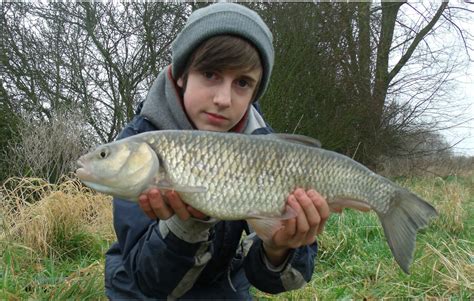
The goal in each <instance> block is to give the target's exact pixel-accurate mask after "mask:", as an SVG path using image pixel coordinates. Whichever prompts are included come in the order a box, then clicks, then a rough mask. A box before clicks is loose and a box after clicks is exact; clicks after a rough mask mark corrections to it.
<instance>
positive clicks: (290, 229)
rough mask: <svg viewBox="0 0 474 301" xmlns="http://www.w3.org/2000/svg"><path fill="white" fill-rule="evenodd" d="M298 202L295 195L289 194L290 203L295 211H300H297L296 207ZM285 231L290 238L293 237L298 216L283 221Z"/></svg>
mask: <svg viewBox="0 0 474 301" xmlns="http://www.w3.org/2000/svg"><path fill="white" fill-rule="evenodd" d="M296 204H297V201H296V198H295V196H294V195H290V196H288V205H289V206H290V207H291V208H293V210H295V212H298V211H296V210H297V208H296V206H297V205H296ZM283 226H284V228H283V231H284V234H285V235H286V236H287V237H288V238H289V237H293V236H294V235H295V233H296V217H293V218H290V219H287V220H285V221H283Z"/></svg>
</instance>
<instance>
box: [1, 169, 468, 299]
mask: <svg viewBox="0 0 474 301" xmlns="http://www.w3.org/2000/svg"><path fill="white" fill-rule="evenodd" d="M397 182H398V183H400V184H401V185H402V186H404V187H407V188H409V189H410V190H412V191H414V192H416V193H417V194H419V195H420V196H422V197H423V198H425V199H427V200H430V202H431V203H432V204H434V206H435V207H436V208H437V210H438V212H439V213H440V216H439V218H438V219H436V220H434V221H433V222H432V223H431V224H430V226H429V227H428V228H427V229H424V230H422V231H420V233H419V235H418V237H417V248H416V252H415V260H414V263H413V265H412V266H411V274H410V275H406V274H404V273H403V272H402V271H401V269H400V268H399V267H398V266H397V264H396V263H395V261H394V260H393V257H392V255H391V253H390V250H389V248H388V246H387V244H386V242H385V238H384V235H383V230H382V228H381V226H380V225H379V222H378V219H377V217H376V215H375V214H373V213H361V212H356V211H352V210H345V211H344V212H343V213H342V214H340V215H332V216H331V217H330V219H329V221H328V223H327V226H326V229H325V232H324V233H323V235H322V236H320V237H319V238H318V241H319V244H320V252H319V255H318V259H317V262H316V266H315V271H314V275H313V279H312V281H311V282H310V283H308V284H307V285H306V286H305V287H304V288H302V289H300V290H296V291H292V292H287V293H283V294H280V295H276V296H275V295H269V294H265V293H263V292H259V291H257V290H253V293H254V295H255V297H256V298H258V299H271V300H283V299H292V300H300V299H314V300H316V299H368V300H370V299H381V298H385V299H399V298H417V299H454V300H472V299H473V297H474V294H473V292H474V283H473V282H474V252H473V250H474V234H473V233H474V176H472V175H470V176H466V177H446V178H400V179H397ZM0 196H1V202H2V206H1V208H2V209H1V211H0V223H2V224H3V226H2V228H1V232H0V248H1V250H2V252H1V253H0V287H1V290H0V299H6V300H23V299H53V300H63V299H81V300H82V299H85V300H87V299H92V300H97V299H104V300H105V296H104V284H103V269H104V253H105V251H106V249H107V247H108V245H109V244H110V243H111V242H112V241H113V240H114V239H115V236H114V233H113V229H112V221H111V219H112V216H111V214H112V209H111V204H110V198H109V197H106V196H103V195H99V194H96V193H94V192H92V191H90V190H89V189H87V188H84V187H83V186H81V185H80V184H79V183H78V182H77V181H75V180H71V179H69V180H67V179H66V180H65V181H63V182H62V184H60V185H52V184H48V183H45V182H44V181H42V180H40V179H19V178H13V179H10V180H9V181H7V182H6V183H5V184H4V186H3V188H2V189H0Z"/></svg>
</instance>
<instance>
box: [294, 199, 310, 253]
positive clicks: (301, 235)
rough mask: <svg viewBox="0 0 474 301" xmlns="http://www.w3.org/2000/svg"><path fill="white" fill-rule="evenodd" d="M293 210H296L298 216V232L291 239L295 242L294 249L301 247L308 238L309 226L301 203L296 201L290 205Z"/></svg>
mask: <svg viewBox="0 0 474 301" xmlns="http://www.w3.org/2000/svg"><path fill="white" fill-rule="evenodd" d="M290 204H291V206H292V207H293V209H295V210H296V212H297V213H298V215H297V216H296V231H295V235H294V236H293V238H292V239H291V241H292V242H293V246H292V247H299V246H300V245H301V244H302V243H303V241H304V240H305V238H306V234H307V233H308V231H309V224H308V221H307V219H306V215H305V214H304V211H303V208H301V206H300V204H299V202H297V201H295V202H294V203H293V202H291V203H290Z"/></svg>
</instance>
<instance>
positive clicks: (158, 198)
mask: <svg viewBox="0 0 474 301" xmlns="http://www.w3.org/2000/svg"><path fill="white" fill-rule="evenodd" d="M138 203H139V205H140V208H142V210H143V212H145V214H146V215H147V216H148V217H149V218H151V219H157V218H158V219H160V220H166V219H169V218H170V217H171V216H173V215H174V214H176V215H177V216H178V217H179V218H180V219H181V220H183V221H185V220H188V219H189V218H190V217H195V218H198V219H205V218H206V215H205V214H204V213H202V212H201V211H198V210H196V209H194V208H193V207H191V206H189V205H187V204H185V203H184V202H183V201H182V200H181V198H180V197H179V195H178V193H177V192H176V191H166V192H165V197H163V196H162V195H161V192H160V191H159V190H158V189H156V188H152V189H150V190H149V191H147V192H146V193H143V194H141V195H140V196H139V198H138Z"/></svg>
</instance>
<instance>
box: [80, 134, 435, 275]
mask: <svg viewBox="0 0 474 301" xmlns="http://www.w3.org/2000/svg"><path fill="white" fill-rule="evenodd" d="M308 143H309V144H312V145H313V146H308V145H307V144H308ZM104 153H106V154H107V155H106V156H103V154H104ZM78 163H79V165H80V168H79V169H78V170H77V171H76V174H77V175H78V177H79V178H80V179H81V180H82V181H83V182H84V183H85V184H86V185H88V186H89V187H91V188H93V189H96V190H98V191H101V192H104V193H108V194H112V195H114V196H116V197H120V198H122V199H126V200H132V201H133V200H134V201H136V200H137V199H138V196H139V195H140V194H141V193H143V192H144V191H146V190H147V189H149V188H150V187H153V186H155V187H158V188H160V189H171V190H176V191H177V192H178V193H179V195H180V197H181V199H182V200H183V201H184V202H186V203H187V204H189V205H191V206H192V207H194V208H196V209H198V210H200V211H202V212H203V213H205V214H207V215H209V216H212V217H214V218H217V219H224V220H240V219H246V220H248V221H249V222H250V221H252V222H254V221H255V219H262V223H263V221H264V220H265V219H271V220H276V221H278V222H279V221H281V219H284V218H289V217H288V215H287V214H286V213H287V212H286V205H285V204H286V200H287V197H288V195H289V194H290V193H292V192H293V191H294V190H295V188H297V187H301V188H304V189H310V188H312V189H315V190H316V191H318V192H319V193H320V194H321V195H323V196H324V197H325V198H326V200H327V202H328V205H329V206H330V208H332V209H333V210H335V211H337V210H340V209H342V208H344V207H349V208H354V209H359V210H362V211H367V210H369V209H372V210H374V211H375V212H376V213H377V216H378V217H379V219H380V222H381V224H382V227H383V229H384V233H385V237H386V239H387V243H388V245H389V247H390V250H391V251H392V254H393V255H394V258H395V260H396V261H397V263H398V264H399V265H400V267H401V268H402V269H403V271H405V272H406V273H408V268H409V265H410V264H411V262H412V260H413V253H414V249H415V240H416V233H417V231H418V230H419V229H421V228H424V227H426V225H427V224H428V222H429V220H430V219H431V218H433V217H435V216H437V212H436V210H435V209H434V208H433V207H432V206H431V205H430V204H429V203H427V202H426V201H425V200H423V199H421V198H420V197H418V196H417V195H415V194H414V193H412V192H410V191H408V190H406V189H404V188H402V187H400V186H398V185H397V184H395V183H393V182H392V181H390V180H388V179H386V178H384V177H382V176H380V175H377V174H376V173H374V172H372V171H370V170H369V169H368V168H366V167H365V166H363V165H362V164H360V163H358V162H356V161H354V160H352V159H351V158H349V157H346V156H343V155H341V154H338V153H335V152H332V151H328V150H324V149H321V148H318V147H314V141H311V139H310V138H304V137H302V136H294V135H288V134H282V135H266V136H257V135H243V134H235V133H218V132H206V131H175V130H167V131H154V132H146V133H142V134H138V135H135V136H131V137H128V138H126V139H122V140H119V141H115V142H112V143H109V144H106V145H103V146H100V147H98V148H97V149H96V150H94V151H92V152H91V153H89V154H86V155H84V156H82V157H81V158H80V159H79V160H78ZM293 216H294V215H293Z"/></svg>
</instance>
